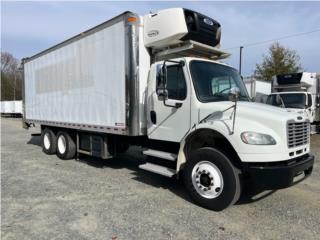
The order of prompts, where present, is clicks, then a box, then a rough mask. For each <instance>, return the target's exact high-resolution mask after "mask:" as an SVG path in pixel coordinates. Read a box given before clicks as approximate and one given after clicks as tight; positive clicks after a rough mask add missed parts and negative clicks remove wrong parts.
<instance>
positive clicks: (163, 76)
mask: <svg viewBox="0 0 320 240" xmlns="http://www.w3.org/2000/svg"><path fill="white" fill-rule="evenodd" d="M166 62H173V63H177V64H179V65H180V66H184V65H185V62H184V61H179V62H178V61H172V60H166V61H164V62H163V64H162V67H161V68H160V70H159V72H158V75H157V88H156V93H157V95H158V97H159V99H161V100H162V101H163V104H164V105H165V106H166V107H174V108H180V107H181V106H182V103H175V104H174V105H169V104H167V103H166V100H168V95H169V94H168V90H167V66H166Z"/></svg>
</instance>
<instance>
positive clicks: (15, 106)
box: [1, 100, 22, 117]
mask: <svg viewBox="0 0 320 240" xmlns="http://www.w3.org/2000/svg"><path fill="white" fill-rule="evenodd" d="M1 116H8V117H21V116H22V101H21V100H19V101H1Z"/></svg>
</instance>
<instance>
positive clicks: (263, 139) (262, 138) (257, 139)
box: [241, 132, 277, 145]
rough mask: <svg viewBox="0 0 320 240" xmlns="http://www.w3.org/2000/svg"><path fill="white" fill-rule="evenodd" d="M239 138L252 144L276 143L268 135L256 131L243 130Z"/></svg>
mask: <svg viewBox="0 0 320 240" xmlns="http://www.w3.org/2000/svg"><path fill="white" fill-rule="evenodd" d="M241 139H242V141H243V142H244V143H246V144H253V145H276V143H277V142H276V140H274V138H273V137H271V136H270V135H267V134H263V133H256V132H243V133H241Z"/></svg>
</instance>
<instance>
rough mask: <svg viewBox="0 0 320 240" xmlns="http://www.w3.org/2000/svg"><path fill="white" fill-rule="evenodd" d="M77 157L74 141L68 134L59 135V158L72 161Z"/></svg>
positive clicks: (61, 133) (59, 133)
mask: <svg viewBox="0 0 320 240" xmlns="http://www.w3.org/2000/svg"><path fill="white" fill-rule="evenodd" d="M75 155H76V144H75V141H74V139H73V138H72V137H71V136H70V134H69V133H67V132H63V131H61V132H58V134H57V156H58V157H59V158H61V159H64V160H66V159H72V158H74V157H75Z"/></svg>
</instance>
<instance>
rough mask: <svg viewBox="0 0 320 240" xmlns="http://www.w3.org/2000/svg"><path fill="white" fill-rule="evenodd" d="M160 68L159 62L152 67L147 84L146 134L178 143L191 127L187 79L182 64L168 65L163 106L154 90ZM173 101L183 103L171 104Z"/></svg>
mask: <svg viewBox="0 0 320 240" xmlns="http://www.w3.org/2000/svg"><path fill="white" fill-rule="evenodd" d="M161 67H162V64H158V65H157V66H155V68H154V71H152V73H151V76H150V82H149V86H148V88H149V89H148V92H149V94H148V108H147V118H148V136H149V138H150V139H156V140H163V141H172V142H180V141H181V139H182V138H183V137H184V136H185V134H186V133H187V132H188V130H189V129H190V94H189V93H190V81H189V78H188V77H187V76H188V75H187V71H186V69H185V67H183V66H181V65H177V64H168V65H167V84H166V85H167V90H168V99H167V100H166V101H165V104H166V105H165V104H164V101H163V96H159V94H158V93H157V91H156V89H157V86H159V78H157V76H158V74H159V71H160V69H161ZM176 103H180V105H181V104H182V105H181V106H180V107H174V105H176ZM168 105H170V106H168Z"/></svg>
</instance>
